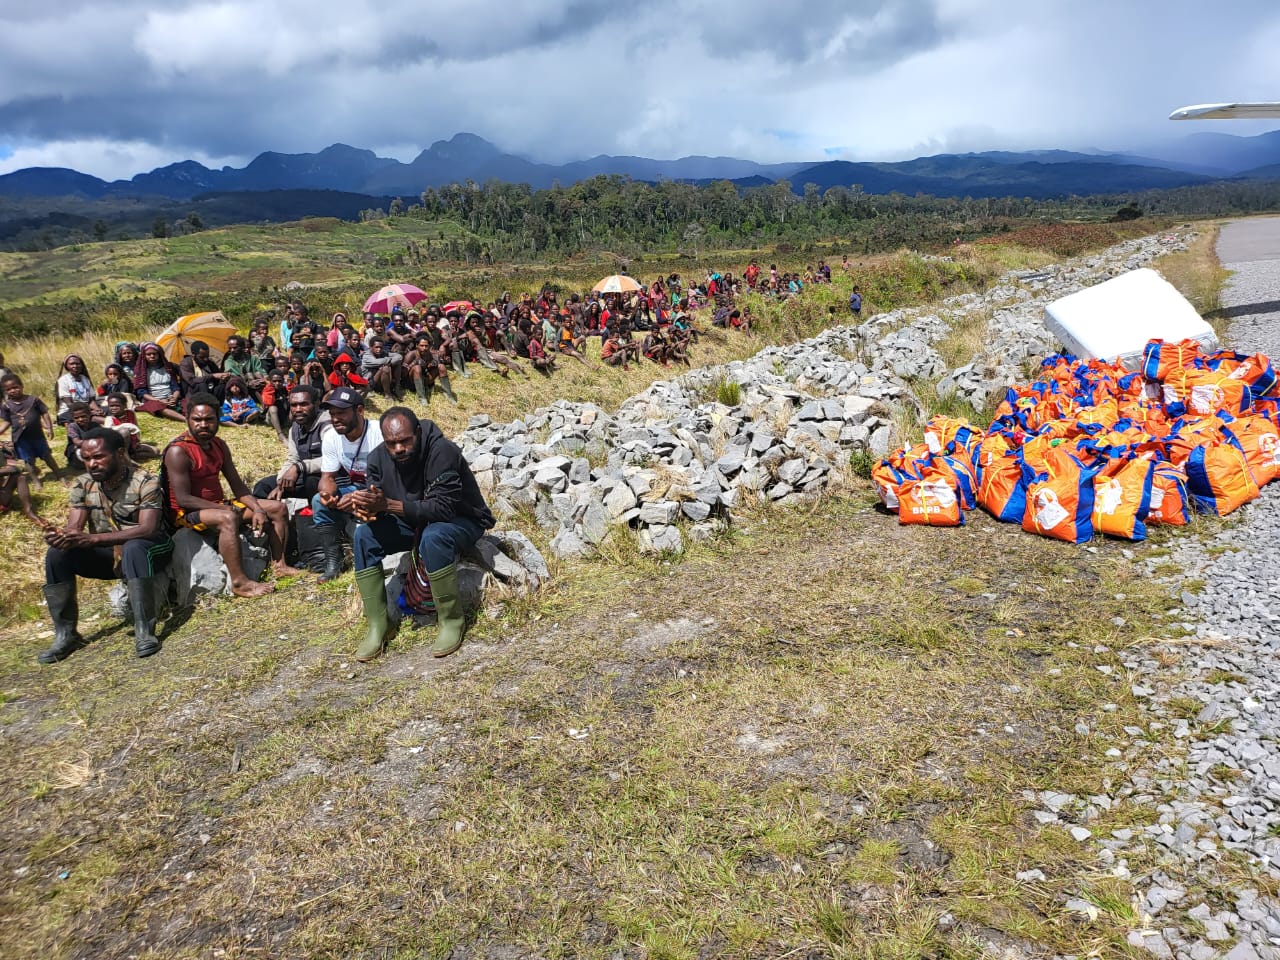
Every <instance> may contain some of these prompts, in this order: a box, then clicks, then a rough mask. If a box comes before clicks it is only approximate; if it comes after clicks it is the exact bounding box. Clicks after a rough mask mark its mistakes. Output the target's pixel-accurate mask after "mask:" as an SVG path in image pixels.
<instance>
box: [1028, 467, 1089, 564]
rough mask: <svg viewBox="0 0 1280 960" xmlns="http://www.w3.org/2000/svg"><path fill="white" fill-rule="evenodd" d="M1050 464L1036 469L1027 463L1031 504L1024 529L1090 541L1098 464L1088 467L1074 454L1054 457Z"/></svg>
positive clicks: (1068, 541) (1043, 534)
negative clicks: (1043, 469)
mask: <svg viewBox="0 0 1280 960" xmlns="http://www.w3.org/2000/svg"><path fill="white" fill-rule="evenodd" d="M1054 453H1055V454H1057V453H1058V452H1057V451H1054ZM1047 466H1048V469H1047V470H1045V471H1035V470H1033V469H1032V468H1031V467H1029V466H1026V465H1025V464H1024V465H1023V471H1024V472H1023V477H1024V479H1025V481H1026V487H1027V505H1026V510H1025V512H1024V513H1023V515H1022V529H1023V530H1026V531H1027V532H1028V533H1038V534H1040V535H1041V536H1045V537H1052V538H1053V539H1055V540H1063V541H1065V542H1067V543H1086V542H1087V541H1089V540H1090V539H1092V538H1093V478H1094V475H1095V474H1096V473H1097V472H1098V471H1097V468H1089V467H1086V466H1085V465H1084V464H1083V463H1081V462H1080V461H1079V459H1077V458H1076V457H1074V456H1072V455H1070V454H1058V455H1056V456H1054V457H1052V458H1050V460H1049V462H1048V464H1047Z"/></svg>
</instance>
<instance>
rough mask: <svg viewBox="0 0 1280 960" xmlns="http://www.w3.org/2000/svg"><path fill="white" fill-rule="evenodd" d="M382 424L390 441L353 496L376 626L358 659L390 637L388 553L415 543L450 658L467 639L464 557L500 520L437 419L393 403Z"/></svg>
mask: <svg viewBox="0 0 1280 960" xmlns="http://www.w3.org/2000/svg"><path fill="white" fill-rule="evenodd" d="M381 425H382V433H381V436H382V445H381V446H379V447H378V448H377V449H376V450H374V451H373V453H372V454H371V455H370V456H369V478H368V479H369V485H368V489H367V490H360V491H357V492H355V493H353V494H352V495H351V499H352V503H353V504H354V506H355V510H356V516H357V517H358V519H359V520H360V525H359V526H358V527H356V533H355V537H354V538H353V539H352V543H351V546H352V552H353V553H354V555H355V565H356V586H357V587H358V589H359V590H360V597H361V599H362V600H363V601H364V614H365V620H366V621H367V622H368V626H369V629H368V632H367V633H366V635H365V638H364V642H363V643H361V644H360V647H359V649H357V650H356V659H357V660H362V661H363V660H372V659H374V658H375V657H377V656H378V655H379V654H380V653H382V648H383V646H384V645H385V643H386V640H387V635H388V628H387V594H386V590H385V587H384V585H383V580H382V558H383V557H385V556H386V555H387V554H388V553H396V552H398V551H401V550H408V549H410V548H412V547H413V546H414V544H415V543H416V544H417V547H418V553H419V555H420V556H421V558H422V561H423V563H424V565H425V566H426V569H427V578H428V579H429V580H430V581H431V597H432V601H433V602H434V604H435V608H436V614H437V616H438V618H439V632H438V634H437V636H436V642H435V643H434V644H433V645H432V647H431V652H432V654H434V655H435V656H437V657H446V656H448V655H449V654H451V653H453V651H455V650H457V649H458V647H459V646H460V645H461V644H462V632H463V629H464V628H465V626H466V618H465V615H464V611H463V609H462V603H461V601H460V599H459V597H458V568H457V564H456V560H457V557H458V554H459V553H460V552H461V551H462V550H464V549H466V548H467V547H469V546H471V545H472V544H474V543H475V542H476V541H477V540H479V539H480V537H481V536H483V535H484V532H485V531H486V530H488V529H489V528H490V527H492V526H493V525H494V518H493V513H492V512H490V510H489V507H488V505H487V504H486V503H485V502H484V497H483V496H482V495H481V493H480V488H479V486H477V485H476V479H475V477H474V476H473V475H472V473H471V467H470V466H469V465H468V464H467V460H466V458H465V457H464V456H463V455H462V451H461V450H459V449H458V447H457V445H456V444H454V443H453V441H451V440H449V439H448V438H447V437H445V435H444V434H443V433H441V432H440V428H439V427H437V426H436V425H435V424H434V423H433V422H432V421H430V420H426V421H422V422H419V420H418V417H417V415H415V414H414V412H413V411H412V410H410V409H409V408H408V407H392V408H391V409H390V410H388V411H387V412H386V413H384V414H383V415H382V420H381Z"/></svg>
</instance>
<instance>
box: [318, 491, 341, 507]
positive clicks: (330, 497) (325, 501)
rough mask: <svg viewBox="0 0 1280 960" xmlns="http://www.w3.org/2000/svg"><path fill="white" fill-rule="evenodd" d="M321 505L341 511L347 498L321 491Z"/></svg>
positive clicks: (334, 492)
mask: <svg viewBox="0 0 1280 960" xmlns="http://www.w3.org/2000/svg"><path fill="white" fill-rule="evenodd" d="M319 497H320V503H321V504H322V505H323V506H326V507H328V508H329V509H330V510H341V509H342V501H343V500H344V499H346V498H345V497H339V496H338V494H337V492H336V491H332V492H331V491H329V490H321V491H320V493H319Z"/></svg>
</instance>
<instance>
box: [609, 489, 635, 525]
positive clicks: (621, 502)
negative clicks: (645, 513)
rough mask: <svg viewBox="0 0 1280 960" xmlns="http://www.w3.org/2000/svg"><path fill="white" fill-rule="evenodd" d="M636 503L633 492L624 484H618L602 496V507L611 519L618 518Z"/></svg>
mask: <svg viewBox="0 0 1280 960" xmlns="http://www.w3.org/2000/svg"><path fill="white" fill-rule="evenodd" d="M635 505H636V495H635V492H634V491H633V490H632V489H631V488H630V487H629V486H626V485H619V486H616V487H614V488H613V489H612V490H610V491H609V493H608V495H607V496H606V497H605V498H604V508H605V510H606V512H607V513H608V514H609V517H610V518H611V519H612V520H615V521H616V520H618V519H619V518H621V516H622V515H623V514H624V513H626V512H627V511H628V510H630V509H632V508H633V507H634V506H635Z"/></svg>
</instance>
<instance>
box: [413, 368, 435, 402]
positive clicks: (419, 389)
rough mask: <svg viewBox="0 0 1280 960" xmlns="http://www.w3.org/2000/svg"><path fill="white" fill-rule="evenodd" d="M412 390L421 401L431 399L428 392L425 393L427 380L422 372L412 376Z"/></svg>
mask: <svg viewBox="0 0 1280 960" xmlns="http://www.w3.org/2000/svg"><path fill="white" fill-rule="evenodd" d="M413 390H414V392H415V393H416V394H417V395H418V399H419V400H421V401H422V402H423V403H427V402H428V401H429V400H430V399H431V396H430V394H428V393H427V381H426V380H424V379H423V377H422V374H418V375H417V376H415V377H414V378H413Z"/></svg>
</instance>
